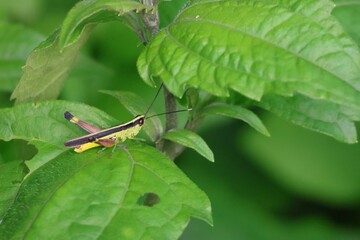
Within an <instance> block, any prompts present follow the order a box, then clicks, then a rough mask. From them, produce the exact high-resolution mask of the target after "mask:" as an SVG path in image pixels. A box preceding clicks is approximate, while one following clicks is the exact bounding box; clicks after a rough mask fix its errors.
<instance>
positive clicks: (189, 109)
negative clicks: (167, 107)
mask: <svg viewBox="0 0 360 240" xmlns="http://www.w3.org/2000/svg"><path fill="white" fill-rule="evenodd" d="M191 110H192V108H188V109H182V110H176V111H170V112H164V113H159V114H155V115H151V116H149V117H146V118H145V119H149V118H152V117H156V116H161V115H166V114H170V113H178V112H188V111H191Z"/></svg>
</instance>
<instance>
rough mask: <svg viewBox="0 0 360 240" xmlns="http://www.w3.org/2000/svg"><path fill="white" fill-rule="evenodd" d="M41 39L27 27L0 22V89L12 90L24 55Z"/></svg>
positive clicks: (23, 61)
mask: <svg viewBox="0 0 360 240" xmlns="http://www.w3.org/2000/svg"><path fill="white" fill-rule="evenodd" d="M42 39H43V38H42V36H41V35H39V34H37V33H35V32H33V31H31V30H29V29H26V28H24V27H21V26H19V25H13V24H8V23H4V22H0V90H2V91H12V90H14V88H15V86H16V84H17V83H18V81H19V80H20V77H21V74H22V70H21V67H22V66H23V65H24V64H25V60H26V57H27V56H28V55H29V54H30V52H31V50H32V49H34V47H36V46H37V45H38V44H39V43H40V42H41V40H42Z"/></svg>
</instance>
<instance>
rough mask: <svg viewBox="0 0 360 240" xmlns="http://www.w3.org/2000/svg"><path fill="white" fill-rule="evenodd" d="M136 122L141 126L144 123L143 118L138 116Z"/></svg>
mask: <svg viewBox="0 0 360 240" xmlns="http://www.w3.org/2000/svg"><path fill="white" fill-rule="evenodd" d="M138 123H139V125H140V126H142V125H143V124H144V118H140V119H139V121H138Z"/></svg>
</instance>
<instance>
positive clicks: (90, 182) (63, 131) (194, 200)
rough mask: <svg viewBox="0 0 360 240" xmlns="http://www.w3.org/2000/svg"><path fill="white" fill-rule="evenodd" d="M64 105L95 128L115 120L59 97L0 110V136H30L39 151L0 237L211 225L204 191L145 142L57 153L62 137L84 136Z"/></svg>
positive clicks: (156, 235)
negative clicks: (199, 223) (198, 221)
mask: <svg viewBox="0 0 360 240" xmlns="http://www.w3.org/2000/svg"><path fill="white" fill-rule="evenodd" d="M66 110H67V111H70V112H72V113H74V114H75V115H77V116H78V117H79V118H81V119H83V120H85V121H87V122H89V123H91V124H94V125H96V126H99V127H104V125H107V126H109V125H110V126H111V125H113V124H112V123H114V122H116V121H115V120H114V119H112V118H111V117H109V116H108V115H106V114H105V113H104V112H102V111H100V110H97V109H96V108H92V107H89V106H86V105H84V104H73V103H69V102H66V101H53V102H43V103H39V104H23V105H18V106H16V107H14V108H9V109H2V110H0V139H2V140H6V141H9V140H11V139H24V140H28V141H29V140H31V141H32V142H33V143H34V144H35V146H36V147H38V148H39V150H40V155H36V156H35V158H34V159H32V160H30V161H29V162H28V163H27V164H28V165H29V166H30V169H31V172H30V174H29V175H27V177H26V178H25V180H24V181H23V182H22V183H21V185H20V188H19V191H18V193H17V195H16V198H15V201H14V202H13V204H12V205H11V208H9V210H8V211H7V212H6V215H5V217H4V218H3V219H2V223H1V224H0V232H1V239H18V238H21V239H34V238H51V239H61V238H63V236H64V235H66V236H68V237H69V238H74V239H79V238H86V239H99V238H103V239H109V238H116V239H176V238H178V237H179V236H180V234H181V233H182V231H183V229H184V228H185V226H186V225H187V224H188V222H189V220H190V217H191V216H194V217H197V218H199V219H202V220H204V221H207V222H208V223H210V224H211V223H212V219H211V206H210V202H209V200H208V198H207V196H206V195H205V194H204V193H203V192H202V191H201V190H200V189H199V188H197V186H196V185H194V184H193V183H192V182H191V181H190V180H189V179H188V178H187V177H186V176H185V175H184V174H183V173H182V172H181V171H180V170H179V169H178V168H177V166H176V165H175V164H174V163H173V162H172V161H170V160H169V159H168V158H166V157H165V156H164V155H162V154H161V153H159V152H158V151H157V150H155V149H154V148H152V147H149V146H147V145H144V144H136V143H133V142H131V141H126V142H125V144H122V145H121V146H120V147H119V148H118V149H117V150H116V151H115V152H114V153H113V154H112V152H111V150H105V151H103V152H101V153H98V151H97V150H96V149H94V150H92V151H91V150H90V151H87V152H85V153H82V154H77V153H75V152H73V151H70V150H69V151H64V150H65V147H64V146H63V142H64V141H66V140H68V139H70V138H73V137H77V136H79V132H80V134H81V133H82V134H84V133H83V131H82V130H80V129H78V127H77V126H75V125H74V124H71V123H69V122H68V121H66V120H65V119H64V118H63V112H64V111H66ZM49 129H51V131H49ZM31 161H35V163H31ZM1 170H3V169H1ZM0 175H1V176H3V177H4V178H6V179H5V180H6V182H10V180H11V178H10V177H9V178H8V177H7V176H8V175H6V174H4V173H1V174H0ZM12 184H15V183H14V182H12ZM10 187H19V186H16V184H15V186H9V188H10ZM9 188H8V190H9ZM10 190H11V189H10ZM0 191H1V190H0ZM9 193H11V192H10V191H9ZM144 196H145V198H146V199H145V200H146V201H141V199H143V198H144ZM149 196H150V198H155V200H156V201H153V200H151V199H148V198H149ZM1 201H5V203H6V205H7V206H8V204H9V202H8V198H6V196H5V197H4V198H2V199H1ZM1 204H3V202H1ZM4 205H5V204H4ZM0 206H1V205H0Z"/></svg>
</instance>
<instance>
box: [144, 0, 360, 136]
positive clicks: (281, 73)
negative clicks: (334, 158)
mask: <svg viewBox="0 0 360 240" xmlns="http://www.w3.org/2000/svg"><path fill="white" fill-rule="evenodd" d="M332 8H333V3H331V2H330V1H327V0H309V1H294V0H281V1H280V0H277V1H250V0H247V1H204V0H198V1H192V2H191V4H190V5H188V6H187V7H186V8H185V9H183V11H182V12H181V13H180V14H179V15H178V16H177V17H176V19H175V20H174V22H173V23H172V24H170V25H169V26H168V27H167V28H165V29H163V30H162V31H161V32H160V33H159V34H158V36H156V37H155V38H154V39H153V41H152V42H151V43H150V44H149V45H148V46H147V48H146V49H145V50H144V52H143V53H142V54H141V56H140V58H139V59H138V69H139V72H140V74H141V76H142V78H143V79H144V80H145V81H146V82H147V83H149V84H150V83H151V81H152V80H151V79H152V77H154V76H159V77H160V78H161V79H162V80H163V81H164V83H165V84H166V86H167V87H168V89H169V90H170V91H171V92H172V93H174V94H175V95H176V96H179V97H180V96H182V95H183V93H184V91H185V90H186V89H187V88H188V87H196V88H200V89H203V90H206V91H207V92H209V93H211V94H213V95H218V96H228V95H229V94H230V91H235V92H238V93H240V94H242V95H244V96H246V97H248V98H250V99H254V100H256V101H261V100H262V97H263V95H264V94H265V95H267V94H274V95H280V96H293V95H294V94H295V93H300V94H302V95H305V96H307V97H309V98H313V99H321V100H323V101H328V102H330V103H332V104H336V105H339V107H338V110H339V112H338V114H339V115H344V116H345V118H346V117H347V118H348V119H347V120H359V119H360V105H359V102H360V92H359V91H360V84H359V82H360V53H359V49H358V47H357V46H356V44H354V42H353V41H352V39H350V38H349V37H348V36H347V35H346V34H345V33H344V31H343V29H342V28H341V26H340V24H339V23H338V22H337V21H336V20H335V18H334V17H332V16H331V15H330V12H331V10H332ZM278 107H279V108H280V109H281V106H277V105H275V106H272V108H278ZM283 114H284V115H285V114H286V113H283ZM346 138H349V139H350V138H351V136H346Z"/></svg>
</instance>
